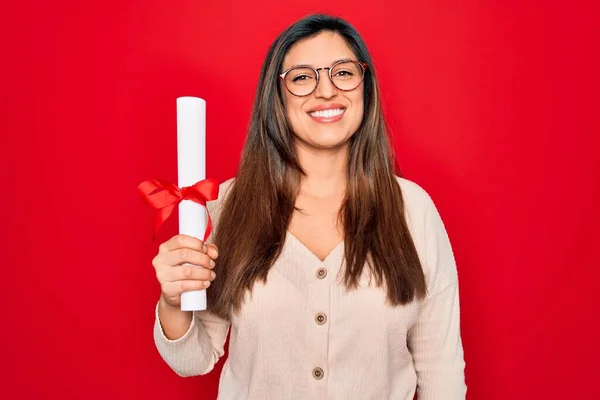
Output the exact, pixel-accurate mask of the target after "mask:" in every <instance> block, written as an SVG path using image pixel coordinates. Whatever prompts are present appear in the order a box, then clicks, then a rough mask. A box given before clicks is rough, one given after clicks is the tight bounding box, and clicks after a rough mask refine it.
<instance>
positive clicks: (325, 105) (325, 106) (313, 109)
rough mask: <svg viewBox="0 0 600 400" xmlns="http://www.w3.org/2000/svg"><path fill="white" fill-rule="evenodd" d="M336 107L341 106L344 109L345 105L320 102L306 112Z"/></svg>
mask: <svg viewBox="0 0 600 400" xmlns="http://www.w3.org/2000/svg"><path fill="white" fill-rule="evenodd" d="M336 108H341V109H343V110H345V109H346V107H344V106H343V105H341V104H338V103H330V104H320V105H318V106H316V107H313V108H311V109H310V110H308V111H307V113H310V112H313V111H323V110H332V109H336Z"/></svg>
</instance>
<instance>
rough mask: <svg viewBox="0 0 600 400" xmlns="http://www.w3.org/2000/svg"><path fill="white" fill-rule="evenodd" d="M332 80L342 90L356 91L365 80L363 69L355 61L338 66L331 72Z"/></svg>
mask: <svg viewBox="0 0 600 400" xmlns="http://www.w3.org/2000/svg"><path fill="white" fill-rule="evenodd" d="M331 79H332V80H333V83H334V84H335V86H337V87H338V88H339V89H340V90H352V89H356V88H357V87H358V85H360V83H361V82H362V80H363V68H362V66H361V65H360V64H359V63H357V62H353V61H346V62H342V63H339V64H336V65H334V67H333V68H332V70H331Z"/></svg>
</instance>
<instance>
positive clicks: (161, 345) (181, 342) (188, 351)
mask: <svg viewBox="0 0 600 400" xmlns="http://www.w3.org/2000/svg"><path fill="white" fill-rule="evenodd" d="M233 180H234V178H232V179H230V180H228V181H225V182H223V183H222V184H221V185H219V195H218V198H217V200H215V201H209V202H208V203H207V205H206V207H207V210H208V212H209V214H210V215H211V217H212V219H213V222H214V223H213V225H214V226H215V227H216V226H217V224H218V219H219V214H220V211H221V209H220V204H222V200H223V198H224V196H225V195H226V191H227V190H228V189H229V187H230V185H231V183H232V182H233ZM213 232H214V230H213ZM213 239H214V235H213V234H212V233H211V234H210V236H209V237H208V239H207V240H206V243H212V240H213ZM207 290H211V288H210V287H209V288H208V289H207ZM230 325H231V323H230V321H227V320H224V319H222V318H220V317H218V316H216V315H215V314H213V313H211V312H210V311H207V310H204V311H193V313H192V322H191V324H190V327H189V328H188V330H187V331H186V333H185V334H183V336H181V337H179V338H177V339H174V340H171V339H168V338H167V337H166V336H165V334H164V331H163V329H162V326H161V323H160V316H159V314H158V303H157V304H156V308H155V321H154V343H155V345H156V348H157V350H158V352H159V354H160V355H161V357H162V358H163V360H164V361H165V362H166V363H167V364H168V365H169V366H170V367H171V369H173V371H175V373H177V374H178V375H179V376H184V377H187V376H195V375H204V374H207V373H209V372H210V371H212V370H213V368H214V366H215V364H216V363H217V361H219V358H221V356H223V354H224V353H225V349H224V346H225V341H226V339H227V334H228V333H229V327H230Z"/></svg>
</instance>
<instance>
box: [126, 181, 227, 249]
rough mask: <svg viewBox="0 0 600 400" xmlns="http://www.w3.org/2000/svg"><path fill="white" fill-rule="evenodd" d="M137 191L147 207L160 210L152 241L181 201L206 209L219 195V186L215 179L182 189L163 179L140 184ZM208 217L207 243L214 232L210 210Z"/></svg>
mask: <svg viewBox="0 0 600 400" xmlns="http://www.w3.org/2000/svg"><path fill="white" fill-rule="evenodd" d="M137 189H138V193H139V195H140V196H141V198H142V200H143V201H144V203H146V205H148V206H149V207H151V208H156V209H158V214H157V215H156V222H155V224H154V235H153V236H152V240H154V238H155V237H156V233H157V232H158V229H159V228H160V226H161V225H162V224H163V222H165V221H166V220H167V218H169V216H170V215H171V213H172V212H173V210H174V209H175V207H176V206H177V205H178V204H179V203H180V202H181V200H192V201H195V202H196V203H198V204H201V205H203V206H204V207H206V202H207V201H210V200H216V199H217V196H218V194H219V184H218V183H217V181H215V180H213V179H205V180H202V181H199V182H197V183H195V184H194V185H192V186H186V187H183V188H181V189H180V188H179V187H177V186H176V185H174V184H172V183H171V182H168V181H165V180H162V179H149V180H147V181H144V182H142V183H140V184H139V185H138V187H137ZM206 215H207V217H208V223H207V224H206V231H205V232H204V241H206V239H207V238H208V236H209V235H210V232H211V230H212V221H211V219H210V214H208V210H207V211H206Z"/></svg>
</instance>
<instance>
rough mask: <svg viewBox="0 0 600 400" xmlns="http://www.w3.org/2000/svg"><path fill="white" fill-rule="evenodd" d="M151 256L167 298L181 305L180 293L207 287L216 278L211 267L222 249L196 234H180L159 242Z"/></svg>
mask: <svg viewBox="0 0 600 400" xmlns="http://www.w3.org/2000/svg"><path fill="white" fill-rule="evenodd" d="M158 249H159V251H158V254H157V255H156V256H155V257H154V259H153V260H152V265H153V266H154V269H155V271H156V278H157V279H158V281H159V283H160V288H161V295H162V298H163V300H164V302H165V303H166V304H167V305H169V306H171V307H178V308H179V307H181V300H180V298H181V295H182V294H184V293H189V292H191V291H198V290H204V289H206V288H207V287H208V286H210V282H211V281H212V280H213V279H215V273H214V271H212V269H213V268H214V266H215V260H216V259H217V257H218V255H219V253H218V251H217V247H216V246H215V245H213V244H209V245H206V244H204V242H202V241H201V240H200V239H198V238H195V237H193V236H188V235H183V234H178V235H175V236H173V237H172V238H170V239H169V240H167V241H166V242H164V243H161V245H160V246H159V248H158Z"/></svg>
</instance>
